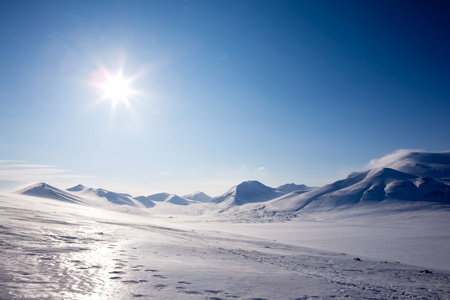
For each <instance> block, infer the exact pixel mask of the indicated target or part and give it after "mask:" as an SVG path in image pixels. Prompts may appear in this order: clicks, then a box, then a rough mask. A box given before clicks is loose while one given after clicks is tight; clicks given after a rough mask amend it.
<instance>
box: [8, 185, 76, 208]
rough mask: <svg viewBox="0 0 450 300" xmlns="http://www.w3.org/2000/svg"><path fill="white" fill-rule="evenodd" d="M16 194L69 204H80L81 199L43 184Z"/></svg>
mask: <svg viewBox="0 0 450 300" xmlns="http://www.w3.org/2000/svg"><path fill="white" fill-rule="evenodd" d="M16 193H17V194H21V195H27V196H33V197H40V198H49V199H54V200H59V201H63V202H70V203H82V202H83V201H82V199H81V198H79V197H77V196H75V195H72V194H70V193H68V192H66V191H63V190H60V189H58V188H56V187H54V186H51V185H49V184H47V183H45V182H41V183H37V184H34V185H31V186H29V187H27V188H24V189H22V190H19V191H17V192H16Z"/></svg>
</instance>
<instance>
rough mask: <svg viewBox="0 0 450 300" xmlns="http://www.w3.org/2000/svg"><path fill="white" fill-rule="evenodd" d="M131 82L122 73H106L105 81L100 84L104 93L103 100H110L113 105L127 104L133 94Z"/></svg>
mask: <svg viewBox="0 0 450 300" xmlns="http://www.w3.org/2000/svg"><path fill="white" fill-rule="evenodd" d="M130 85H131V80H130V79H128V78H126V77H124V76H123V75H122V74H121V73H116V74H110V73H106V76H105V79H104V81H103V82H101V83H100V84H99V88H100V89H101V91H102V96H101V97H102V99H110V100H111V101H112V102H113V103H117V102H127V101H128V98H129V97H130V96H131V94H132V93H133V90H132V88H131V86H130Z"/></svg>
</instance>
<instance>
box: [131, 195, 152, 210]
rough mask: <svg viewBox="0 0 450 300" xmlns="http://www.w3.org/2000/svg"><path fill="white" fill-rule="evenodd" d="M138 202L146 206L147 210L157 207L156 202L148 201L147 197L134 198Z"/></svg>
mask: <svg viewBox="0 0 450 300" xmlns="http://www.w3.org/2000/svg"><path fill="white" fill-rule="evenodd" d="M133 199H134V200H136V201H139V202H140V203H142V205H144V206H145V207H147V208H151V207H154V206H155V202H153V201H152V200H150V199H148V198H147V197H145V196H138V197H134V198H133Z"/></svg>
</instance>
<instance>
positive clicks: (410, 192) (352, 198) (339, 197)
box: [265, 168, 450, 212]
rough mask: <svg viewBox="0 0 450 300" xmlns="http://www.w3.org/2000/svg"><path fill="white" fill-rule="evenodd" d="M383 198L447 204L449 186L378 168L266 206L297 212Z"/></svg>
mask: <svg viewBox="0 0 450 300" xmlns="http://www.w3.org/2000/svg"><path fill="white" fill-rule="evenodd" d="M384 200H396V201H408V202H411V201H422V202H436V203H441V204H450V186H449V185H447V184H445V183H443V182H440V181H437V180H435V179H432V178H428V177H419V176H416V175H412V174H408V173H404V172H400V171H397V170H394V169H390V168H377V169H372V170H369V171H366V172H361V173H352V174H350V175H349V177H347V178H346V179H344V180H339V181H336V182H334V183H331V184H328V185H325V186H324V187H321V188H318V189H315V190H312V191H310V192H306V193H302V194H297V193H291V194H288V195H285V196H283V197H280V198H278V199H274V200H273V201H271V202H270V203H268V204H267V205H266V207H265V209H266V210H268V211H276V212H280V211H284V212H286V211H291V212H292V211H299V210H301V209H305V208H306V209H326V210H330V209H333V208H336V207H343V206H351V205H354V204H358V203H375V202H381V201H384Z"/></svg>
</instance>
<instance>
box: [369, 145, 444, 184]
mask: <svg viewBox="0 0 450 300" xmlns="http://www.w3.org/2000/svg"><path fill="white" fill-rule="evenodd" d="M369 167H371V168H380V167H383V168H391V169H395V170H398V171H402V172H405V173H409V174H413V175H416V176H420V177H431V178H435V179H440V181H444V182H450V152H449V151H446V152H424V151H414V150H398V151H395V152H393V153H391V154H388V155H386V156H384V157H382V158H380V159H374V160H372V161H371V162H370V163H369Z"/></svg>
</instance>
